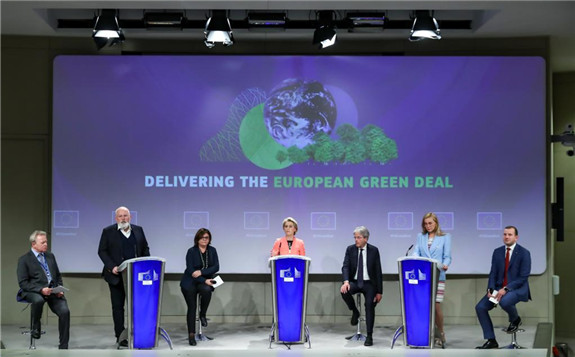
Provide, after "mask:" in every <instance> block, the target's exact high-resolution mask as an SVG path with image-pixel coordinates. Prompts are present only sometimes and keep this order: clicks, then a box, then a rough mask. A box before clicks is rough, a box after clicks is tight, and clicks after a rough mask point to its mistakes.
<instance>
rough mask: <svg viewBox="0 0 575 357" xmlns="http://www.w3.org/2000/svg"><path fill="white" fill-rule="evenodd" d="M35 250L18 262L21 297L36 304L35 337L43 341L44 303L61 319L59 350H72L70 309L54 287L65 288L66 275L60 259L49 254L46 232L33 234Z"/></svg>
mask: <svg viewBox="0 0 575 357" xmlns="http://www.w3.org/2000/svg"><path fill="white" fill-rule="evenodd" d="M30 242H31V243H32V249H30V251H29V252H28V253H26V254H24V255H23V256H21V257H20V259H18V284H19V285H20V289H22V291H21V296H22V298H23V299H24V300H26V301H28V302H29V303H30V304H32V307H31V309H32V311H31V314H32V337H33V338H36V339H38V338H40V334H41V332H40V331H41V328H40V318H41V317H42V309H43V308H44V303H46V302H47V303H48V306H49V307H50V310H52V312H54V313H55V314H56V315H57V316H58V330H59V332H60V344H59V346H58V348H60V349H68V341H69V340H70V310H69V309H68V303H67V302H66V298H65V297H64V293H63V292H60V293H56V294H55V293H53V292H52V290H53V288H54V287H56V286H59V285H62V274H60V270H59V269H58V264H57V263H56V257H54V254H52V253H50V252H48V238H47V237H46V232H44V231H34V232H33V233H32V235H30Z"/></svg>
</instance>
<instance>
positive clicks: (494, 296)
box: [489, 290, 499, 305]
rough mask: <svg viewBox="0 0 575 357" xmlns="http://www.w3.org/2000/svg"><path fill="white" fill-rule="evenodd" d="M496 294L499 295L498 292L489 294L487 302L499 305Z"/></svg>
mask: <svg viewBox="0 0 575 357" xmlns="http://www.w3.org/2000/svg"><path fill="white" fill-rule="evenodd" d="M498 293H499V290H493V292H492V293H491V296H490V297H489V301H491V302H492V303H494V304H495V305H497V304H499V301H497V294H498Z"/></svg>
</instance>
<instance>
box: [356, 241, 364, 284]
mask: <svg viewBox="0 0 575 357" xmlns="http://www.w3.org/2000/svg"><path fill="white" fill-rule="evenodd" d="M357 287H358V288H360V289H361V288H363V249H360V250H359V262H358V263H357Z"/></svg>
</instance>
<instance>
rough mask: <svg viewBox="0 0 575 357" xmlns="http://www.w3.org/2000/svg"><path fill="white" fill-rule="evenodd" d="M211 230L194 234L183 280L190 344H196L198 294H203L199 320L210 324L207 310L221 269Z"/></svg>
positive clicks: (182, 286) (203, 230)
mask: <svg viewBox="0 0 575 357" xmlns="http://www.w3.org/2000/svg"><path fill="white" fill-rule="evenodd" d="M211 243H212V233H211V232H210V231H209V230H208V229H206V228H200V229H199V230H198V231H197V232H196V236H195V237H194V246H193V247H191V248H190V249H188V253H187V254H186V271H185V272H184V276H183V277H182V280H181V281H180V288H181V289H182V294H184V299H186V305H188V313H187V319H186V320H187V324H188V335H189V343H190V345H191V346H195V345H196V324H195V321H196V308H197V303H196V301H197V296H198V294H199V295H200V323H201V324H202V326H204V327H206V326H208V320H207V319H206V312H207V311H208V306H209V305H210V299H211V298H212V291H214V288H213V286H212V285H214V281H213V280H212V279H213V278H214V276H215V274H216V273H217V272H218V270H220V263H219V261H218V252H217V251H216V248H214V247H212V246H211Z"/></svg>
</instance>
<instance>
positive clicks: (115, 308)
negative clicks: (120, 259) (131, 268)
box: [108, 278, 126, 338]
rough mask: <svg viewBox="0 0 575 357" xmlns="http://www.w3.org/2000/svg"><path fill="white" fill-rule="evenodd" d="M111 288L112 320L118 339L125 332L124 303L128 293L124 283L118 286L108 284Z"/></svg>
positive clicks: (121, 281)
mask: <svg viewBox="0 0 575 357" xmlns="http://www.w3.org/2000/svg"><path fill="white" fill-rule="evenodd" d="M108 286H109V287H110V300H111V301H112V318H113V319H114V334H115V335H116V338H118V337H120V334H121V333H122V331H124V303H125V302H126V291H125V290H124V281H123V280H122V279H121V278H120V282H119V283H118V284H116V285H112V284H108Z"/></svg>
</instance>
